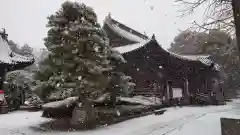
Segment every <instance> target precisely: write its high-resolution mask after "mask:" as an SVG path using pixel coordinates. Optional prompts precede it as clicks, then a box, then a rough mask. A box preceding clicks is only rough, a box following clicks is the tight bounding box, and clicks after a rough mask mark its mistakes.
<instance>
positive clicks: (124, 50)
mask: <svg viewBox="0 0 240 135" xmlns="http://www.w3.org/2000/svg"><path fill="white" fill-rule="evenodd" d="M153 40H155V39H153V38H152V39H149V40H144V41H142V42H139V43H136V44H130V45H125V46H120V47H114V48H113V49H114V50H116V51H119V52H120V53H121V54H125V53H130V52H132V51H135V50H138V49H141V48H143V47H146V46H147V45H148V44H149V43H150V42H151V41H153ZM155 41H156V40H155ZM156 42H157V41H156ZM157 44H158V42H157ZM158 46H159V47H160V48H161V49H162V50H164V51H166V53H168V54H170V56H172V57H176V58H178V59H181V60H186V61H199V62H201V63H202V64H204V65H206V66H211V65H212V64H214V69H215V70H217V71H219V70H220V66H219V65H218V64H216V63H214V62H213V61H212V60H211V59H210V55H179V54H176V53H173V52H170V51H167V50H165V49H163V48H162V47H161V46H160V45H159V44H158Z"/></svg>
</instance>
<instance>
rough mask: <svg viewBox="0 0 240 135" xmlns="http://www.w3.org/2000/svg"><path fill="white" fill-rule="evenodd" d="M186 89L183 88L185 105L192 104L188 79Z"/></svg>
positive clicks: (185, 84)
mask: <svg viewBox="0 0 240 135" xmlns="http://www.w3.org/2000/svg"><path fill="white" fill-rule="evenodd" d="M183 83H184V85H183V86H184V88H183V98H184V103H185V104H190V93H189V83H188V79H187V78H185V79H184V82H183Z"/></svg>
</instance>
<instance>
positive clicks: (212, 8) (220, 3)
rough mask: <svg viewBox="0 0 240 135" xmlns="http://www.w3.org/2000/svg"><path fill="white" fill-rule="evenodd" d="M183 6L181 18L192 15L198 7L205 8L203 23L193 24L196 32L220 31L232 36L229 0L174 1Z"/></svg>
mask: <svg viewBox="0 0 240 135" xmlns="http://www.w3.org/2000/svg"><path fill="white" fill-rule="evenodd" d="M176 2H177V3H179V4H180V5H183V8H182V9H180V10H179V11H180V12H181V15H180V16H181V17H184V16H187V15H190V14H192V13H193V12H194V11H195V10H196V9H197V8H199V7H200V6H206V9H205V11H204V16H203V22H202V23H200V24H199V23H197V22H193V28H195V29H198V30H207V31H208V30H211V29H216V28H218V29H222V30H225V31H226V32H228V33H229V34H234V33H235V30H234V21H233V12H232V5H231V0H176Z"/></svg>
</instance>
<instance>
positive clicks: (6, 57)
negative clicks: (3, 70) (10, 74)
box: [0, 36, 12, 63]
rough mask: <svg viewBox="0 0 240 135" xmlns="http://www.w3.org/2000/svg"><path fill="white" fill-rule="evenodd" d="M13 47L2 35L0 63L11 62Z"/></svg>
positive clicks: (0, 38) (0, 39)
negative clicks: (11, 47)
mask: <svg viewBox="0 0 240 135" xmlns="http://www.w3.org/2000/svg"><path fill="white" fill-rule="evenodd" d="M11 52H12V51H11V49H10V47H9V46H8V44H7V42H6V41H5V40H3V38H2V37H1V36H0V63H1V62H4V63H11V59H10V53H11Z"/></svg>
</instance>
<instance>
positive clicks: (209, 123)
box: [0, 100, 240, 135]
mask: <svg viewBox="0 0 240 135" xmlns="http://www.w3.org/2000/svg"><path fill="white" fill-rule="evenodd" d="M40 116H41V112H25V111H18V112H13V113H10V114H6V115H0V134H1V135H2V134H3V135H42V134H46V135H58V134H62V135H79V134H81V135H112V134H114V135H193V134H194V135H203V134H204V135H221V128H220V118H221V117H228V118H240V100H235V101H234V102H233V103H228V105H225V106H208V107H182V108H169V109H168V110H167V111H166V112H165V113H164V114H163V115H158V116H156V115H149V116H145V117H141V118H136V119H132V120H128V121H125V122H122V123H119V124H115V125H111V126H107V127H103V128H100V129H97V130H93V131H82V132H68V133H66V132H56V131H54V132H36V131H34V130H32V129H31V128H30V127H31V126H37V125H39V124H40V123H43V122H47V121H50V119H46V118H42V117H40Z"/></svg>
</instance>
